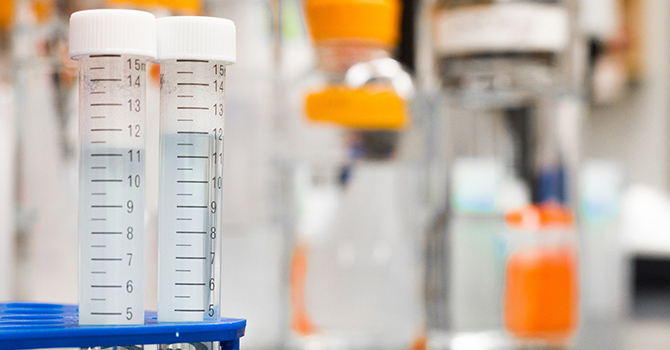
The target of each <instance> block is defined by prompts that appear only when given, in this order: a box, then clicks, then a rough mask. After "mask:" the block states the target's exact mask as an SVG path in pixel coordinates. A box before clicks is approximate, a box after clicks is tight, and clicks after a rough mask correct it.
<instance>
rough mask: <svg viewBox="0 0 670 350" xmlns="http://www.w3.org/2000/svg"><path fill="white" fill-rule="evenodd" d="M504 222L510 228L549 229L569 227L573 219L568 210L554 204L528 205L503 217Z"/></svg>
mask: <svg viewBox="0 0 670 350" xmlns="http://www.w3.org/2000/svg"><path fill="white" fill-rule="evenodd" d="M505 222H506V223H507V224H508V225H509V226H512V227H515V228H522V229H541V228H550V227H554V228H555V227H570V226H572V225H573V224H574V218H573V216H572V213H571V212H570V210H568V209H567V208H566V207H564V206H562V205H560V204H556V203H546V204H540V205H529V206H527V207H525V208H523V209H521V210H517V211H513V212H510V213H508V214H507V215H505Z"/></svg>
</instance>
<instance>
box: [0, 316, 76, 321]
mask: <svg viewBox="0 0 670 350" xmlns="http://www.w3.org/2000/svg"><path fill="white" fill-rule="evenodd" d="M62 319H63V316H58V315H4V316H0V320H62Z"/></svg>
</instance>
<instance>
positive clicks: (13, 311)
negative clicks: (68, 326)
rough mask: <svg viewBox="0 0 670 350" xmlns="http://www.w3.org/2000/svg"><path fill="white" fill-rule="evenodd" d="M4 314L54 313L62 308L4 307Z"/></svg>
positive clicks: (58, 312) (59, 311) (60, 311)
mask: <svg viewBox="0 0 670 350" xmlns="http://www.w3.org/2000/svg"><path fill="white" fill-rule="evenodd" d="M4 313H5V314H13V315H54V314H62V313H63V310H58V309H6V310H5V311H4Z"/></svg>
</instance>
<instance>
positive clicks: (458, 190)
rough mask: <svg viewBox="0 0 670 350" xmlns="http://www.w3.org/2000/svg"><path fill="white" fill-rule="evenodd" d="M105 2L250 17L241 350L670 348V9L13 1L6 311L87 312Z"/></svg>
mask: <svg viewBox="0 0 670 350" xmlns="http://www.w3.org/2000/svg"><path fill="white" fill-rule="evenodd" d="M93 8H132V9H141V10H145V11H149V12H151V13H153V14H155V15H156V17H162V16H168V15H207V16H216V17H224V18H228V19H231V20H233V21H234V22H235V25H236V28H237V37H238V40H237V62H236V63H235V64H234V65H232V66H230V67H228V71H227V86H226V96H225V103H226V106H225V111H226V113H225V148H224V169H225V170H224V184H223V186H224V206H223V210H222V215H223V223H224V228H223V234H222V237H223V238H222V239H223V241H222V242H223V243H222V247H223V249H222V258H221V259H222V295H221V312H222V315H225V316H228V317H240V318H246V319H247V320H248V326H247V330H246V335H245V336H244V338H243V339H242V348H243V349H250V350H251V349H281V348H287V349H338V350H339V349H416V350H419V349H455V350H459V349H511V348H515V347H522V348H523V347H525V348H533V347H534V346H538V347H539V348H541V347H542V346H549V347H553V348H560V349H562V348H566V349H567V348H575V349H631V350H637V349H645V350H646V349H668V348H670V332H668V330H669V329H670V2H668V1H666V0H402V1H401V0H0V302H4V301H40V302H57V303H77V302H78V276H77V273H78V272H77V271H78V268H77V266H78V264H79V261H78V259H79V253H78V252H79V250H78V236H77V208H78V203H77V199H78V195H77V191H78V167H79V160H78V156H79V149H78V139H77V137H78V136H77V132H78V100H77V99H78V97H77V84H78V78H77V63H76V62H75V61H71V60H70V59H69V58H68V47H67V43H68V19H69V16H70V15H71V14H72V13H73V12H75V11H79V10H84V9H93ZM148 72H149V75H148V81H149V83H148V88H147V102H148V103H147V129H148V131H147V134H146V135H147V138H146V139H147V150H146V152H147V158H146V159H147V164H146V174H147V177H148V180H147V181H146V182H145V183H146V184H147V185H146V201H145V203H146V204H145V207H146V208H145V222H146V227H145V232H146V233H145V240H146V242H145V281H144V285H145V306H146V308H147V309H149V310H155V309H156V303H157V298H156V295H157V290H156V289H157V274H158V273H157V263H156V262H157V256H158V254H159V252H158V251H157V231H158V227H157V222H158V218H157V216H158V169H159V166H158V152H159V150H158V147H159V146H158V143H159V142H158V139H159V108H158V104H159V89H160V68H159V66H158V65H156V64H152V65H150V67H148ZM1 321H2V320H0V322H1ZM529 346H530V347H529Z"/></svg>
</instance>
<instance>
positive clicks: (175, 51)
mask: <svg viewBox="0 0 670 350" xmlns="http://www.w3.org/2000/svg"><path fill="white" fill-rule="evenodd" d="M156 29H157V31H158V59H159V60H168V59H200V60H217V61H225V62H227V63H235V58H236V57H235V23H233V21H231V20H228V19H224V18H215V17H201V16H175V17H163V18H159V19H158V20H156Z"/></svg>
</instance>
